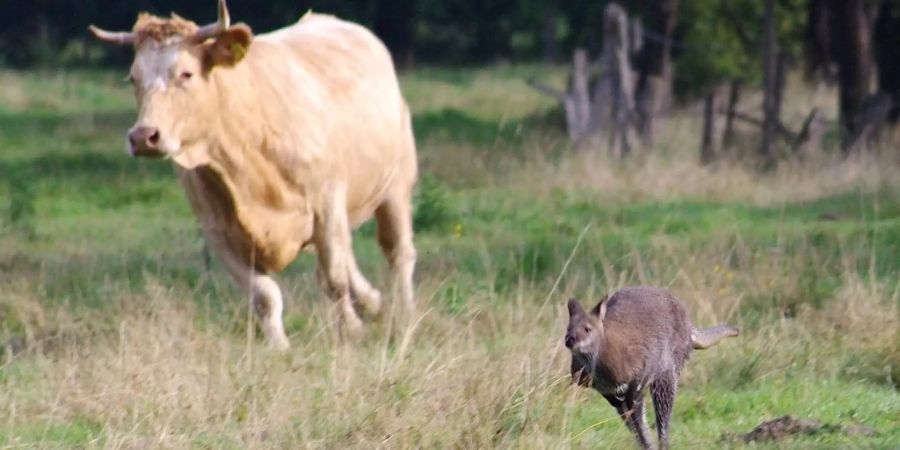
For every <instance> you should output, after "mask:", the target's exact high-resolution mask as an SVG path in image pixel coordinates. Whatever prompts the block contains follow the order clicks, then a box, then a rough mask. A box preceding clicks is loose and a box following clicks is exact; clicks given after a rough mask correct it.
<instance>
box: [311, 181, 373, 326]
mask: <svg viewBox="0 0 900 450" xmlns="http://www.w3.org/2000/svg"><path fill="white" fill-rule="evenodd" d="M316 221H317V223H316V231H315V237H314V239H315V243H316V253H317V254H318V258H319V267H318V275H319V281H320V282H321V285H322V288H323V289H324V290H325V292H326V294H327V295H328V297H329V298H331V300H332V301H333V302H334V306H335V308H336V309H337V312H338V314H339V315H340V324H341V326H342V327H344V331H346V332H347V333H348V334H350V335H354V336H355V335H359V334H360V333H361V332H362V321H361V320H360V319H359V315H357V314H356V310H355V309H354V308H353V302H352V301H351V298H350V286H351V278H352V277H351V268H352V269H355V268H356V263H355V261H353V244H352V237H351V234H350V225H349V222H348V219H347V207H346V197H345V194H344V192H343V190H338V192H335V193H333V195H332V196H331V198H329V199H328V201H327V207H326V208H325V210H324V211H323V214H322V215H321V216H319V217H317V218H316ZM355 271H356V272H358V270H355Z"/></svg>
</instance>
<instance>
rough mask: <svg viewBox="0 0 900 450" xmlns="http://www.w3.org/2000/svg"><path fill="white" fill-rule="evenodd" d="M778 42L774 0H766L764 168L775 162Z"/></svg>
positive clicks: (764, 21) (762, 144)
mask: <svg viewBox="0 0 900 450" xmlns="http://www.w3.org/2000/svg"><path fill="white" fill-rule="evenodd" d="M777 55H778V42H777V41H776V36H775V0H766V7H765V18H764V20H763V127H762V139H761V140H760V146H759V157H760V162H761V164H762V167H763V168H764V169H771V168H772V167H773V166H774V163H775V148H774V147H775V132H776V130H777V127H778V103H777V100H778V74H777V72H778V69H777V67H776V66H777V64H778V61H777V59H778V56H777Z"/></svg>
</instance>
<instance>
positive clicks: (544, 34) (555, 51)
mask: <svg viewBox="0 0 900 450" xmlns="http://www.w3.org/2000/svg"><path fill="white" fill-rule="evenodd" d="M556 31H557V30H556V7H555V6H554V4H553V3H552V2H550V3H549V4H548V5H547V8H546V10H544V21H543V24H542V25H541V42H542V44H543V45H542V46H543V53H544V62H545V63H547V64H556V62H557V61H559V43H558V42H557V40H556Z"/></svg>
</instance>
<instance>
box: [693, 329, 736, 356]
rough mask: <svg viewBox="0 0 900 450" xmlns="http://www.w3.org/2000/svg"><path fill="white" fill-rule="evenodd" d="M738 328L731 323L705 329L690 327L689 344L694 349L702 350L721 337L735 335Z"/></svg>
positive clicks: (714, 343) (715, 342) (716, 342)
mask: <svg viewBox="0 0 900 450" xmlns="http://www.w3.org/2000/svg"><path fill="white" fill-rule="evenodd" d="M738 333H739V331H738V329H737V328H735V327H733V326H731V325H719V326H716V327H712V328H707V329H705V330H698V329H696V328H691V344H692V345H693V346H694V349H695V350H702V349H706V348H710V347H712V346H713V345H716V344H718V343H719V341H721V340H722V339H725V338H727V337H733V336H737V335H738Z"/></svg>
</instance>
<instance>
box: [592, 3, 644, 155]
mask: <svg viewBox="0 0 900 450" xmlns="http://www.w3.org/2000/svg"><path fill="white" fill-rule="evenodd" d="M603 34H604V39H603V57H602V64H603V66H602V68H603V79H602V80H601V84H600V86H598V92H600V89H602V83H603V82H604V81H607V82H608V84H609V87H610V89H609V91H610V92H609V94H610V97H611V102H610V101H608V100H607V101H604V99H603V98H598V97H596V96H595V97H594V99H593V105H592V109H593V110H594V111H596V112H597V113H596V114H592V116H594V117H593V118H594V119H596V120H599V119H601V118H603V117H604V115H605V114H603V113H601V112H600V111H598V110H599V109H601V108H602V109H606V108H609V105H610V103H611V106H612V109H611V111H610V113H609V118H610V123H609V124H608V125H609V126H608V127H606V131H607V134H608V135H609V146H610V153H612V154H613V155H614V156H617V157H624V156H626V155H628V153H629V152H630V151H631V140H632V139H631V134H632V115H633V113H634V81H633V78H632V71H631V64H630V63H629V58H628V57H629V52H628V41H629V39H628V15H627V14H626V13H625V9H624V8H622V6H620V5H619V4H617V3H610V4H609V5H607V6H606V10H605V12H604V22H603ZM595 128H596V125H595Z"/></svg>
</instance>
